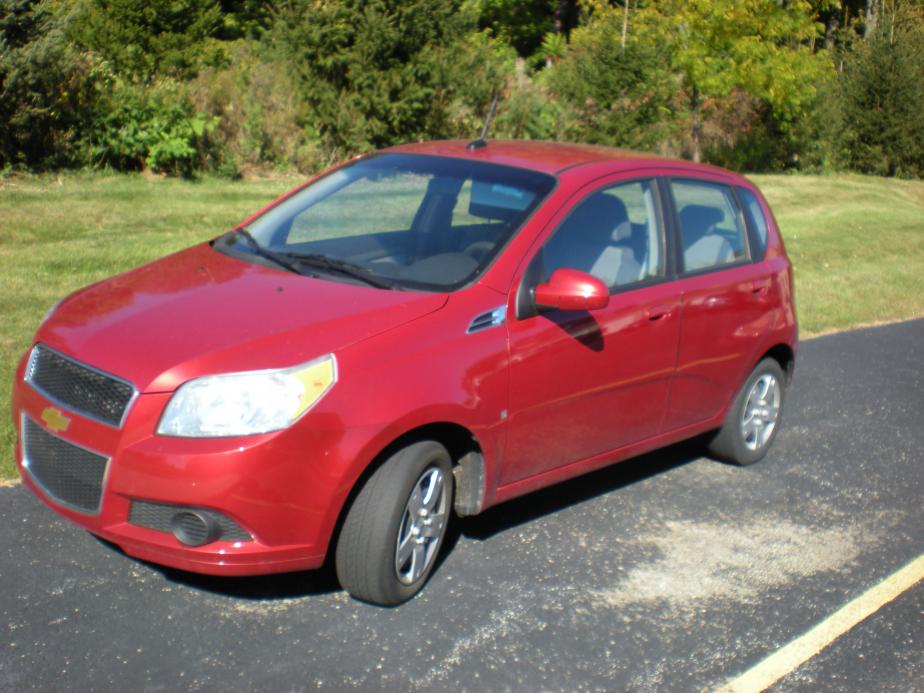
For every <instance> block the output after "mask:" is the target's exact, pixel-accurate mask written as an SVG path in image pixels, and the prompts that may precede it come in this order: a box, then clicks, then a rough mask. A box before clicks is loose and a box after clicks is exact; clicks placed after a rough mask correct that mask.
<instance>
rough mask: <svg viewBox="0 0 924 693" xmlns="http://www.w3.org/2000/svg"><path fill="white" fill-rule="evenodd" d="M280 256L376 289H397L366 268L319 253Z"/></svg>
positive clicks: (393, 284) (391, 283)
mask: <svg viewBox="0 0 924 693" xmlns="http://www.w3.org/2000/svg"><path fill="white" fill-rule="evenodd" d="M280 255H283V256H284V257H286V258H290V259H292V260H295V261H296V262H298V263H301V264H305V265H308V266H309V267H313V268H315V269H319V270H324V271H327V272H335V273H337V274H342V275H345V276H347V277H351V278H353V279H358V280H359V281H361V282H364V283H366V284H368V285H369V286H374V287H375V288H377V289H394V288H396V287H397V284H396V283H395V282H392V281H389V280H388V279H383V278H381V277H376V276H375V275H373V274H372V270H370V269H368V268H367V267H363V266H362V265H357V264H356V263H353V262H349V261H347V260H341V259H340V258H336V257H330V256H328V255H321V254H320V253H287V252H280Z"/></svg>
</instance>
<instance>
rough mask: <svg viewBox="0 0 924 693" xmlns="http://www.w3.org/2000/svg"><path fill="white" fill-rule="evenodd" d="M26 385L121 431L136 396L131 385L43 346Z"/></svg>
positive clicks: (33, 357) (31, 365) (36, 350)
mask: <svg viewBox="0 0 924 693" xmlns="http://www.w3.org/2000/svg"><path fill="white" fill-rule="evenodd" d="M26 382H27V383H29V384H30V385H32V387H34V388H35V389H36V390H38V391H39V392H41V393H42V394H43V395H45V396H46V397H48V398H49V399H52V400H55V401H56V402H59V403H61V404H63V405H64V406H66V407H67V408H68V409H71V410H72V411H75V412H77V413H78V414H83V415H84V416H88V417H90V418H93V419H97V420H98V421H102V422H103V423H106V424H109V425H110V426H115V427H116V428H118V427H119V426H121V425H122V419H123V417H124V416H125V411H126V409H127V408H128V405H129V404H130V403H131V401H132V398H133V397H134V396H135V388H134V387H132V385H131V384H130V383H127V382H125V381H124V380H120V379H119V378H116V377H115V376H112V375H109V374H107V373H103V372H102V371H100V370H97V369H95V368H91V367H90V366H85V365H83V364H81V363H78V362H77V361H74V360H73V359H70V358H68V357H66V356H64V355H63V354H59V353H58V352H57V351H54V350H53V349H50V348H48V347H46V346H44V345H42V344H36V345H35V348H34V349H32V355H31V356H30V357H29V366H28V368H27V369H26Z"/></svg>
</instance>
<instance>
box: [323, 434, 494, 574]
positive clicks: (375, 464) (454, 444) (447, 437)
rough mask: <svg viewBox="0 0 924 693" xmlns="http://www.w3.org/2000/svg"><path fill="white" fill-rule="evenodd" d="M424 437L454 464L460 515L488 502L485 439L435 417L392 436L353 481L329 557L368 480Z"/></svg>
mask: <svg viewBox="0 0 924 693" xmlns="http://www.w3.org/2000/svg"><path fill="white" fill-rule="evenodd" d="M423 440H433V441H436V442H437V443H440V444H441V445H443V446H445V448H446V450H447V451H448V452H449V457H450V459H451V460H452V465H453V477H454V480H455V486H456V491H455V500H454V509H455V511H456V514H457V515H460V516H465V515H475V514H477V513H478V512H480V510H481V508H482V506H483V504H484V494H485V484H484V480H485V464H484V456H483V454H482V447H481V443H480V442H479V441H478V438H477V436H476V435H475V434H474V433H473V432H472V431H471V430H470V429H468V428H466V427H465V426H463V425H461V424H458V423H454V422H450V421H433V422H430V423H425V424H420V425H418V426H415V427H414V428H411V429H408V430H407V431H405V432H404V433H401V434H400V435H398V436H397V437H394V438H392V439H391V441H390V442H389V443H387V444H386V445H385V446H384V447H382V449H381V450H379V452H378V453H376V454H375V455H374V456H373V457H372V460H371V461H370V462H369V464H367V465H366V467H365V468H364V469H363V471H362V472H361V473H360V474H359V476H358V477H357V478H356V480H355V481H354V482H353V485H352V487H351V488H350V491H349V493H348V494H347V497H346V499H345V500H344V502H343V504H342V505H341V507H340V511H339V512H338V514H337V520H336V522H335V524H334V528H333V531H332V533H331V535H330V539H331V540H330V541H329V542H328V548H327V553H328V557H330V556H331V555H333V552H334V551H335V550H336V544H337V540H338V538H339V536H340V530H341V528H342V527H343V522H344V520H345V518H346V515H347V513H348V512H349V511H350V507H351V506H352V505H353V502H354V501H355V500H356V496H357V495H359V492H360V491H361V490H362V488H363V486H364V485H365V483H366V482H367V481H368V480H369V477H371V476H372V475H373V474H374V473H375V471H376V470H377V469H378V468H379V467H381V466H382V465H383V464H384V463H385V461H386V460H388V458H390V457H391V456H392V455H394V454H395V453H396V452H397V451H398V450H400V449H401V448H404V447H407V446H408V445H411V444H413V443H417V442H420V441H423Z"/></svg>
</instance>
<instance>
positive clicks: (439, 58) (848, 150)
mask: <svg viewBox="0 0 924 693" xmlns="http://www.w3.org/2000/svg"><path fill="white" fill-rule="evenodd" d="M922 66H924V0H786V2H780V0H408V1H407V2H401V1H399V0H368V1H363V0H323V1H322V0H267V1H265V2H260V1H258V0H201V1H200V0H0V167H2V168H4V169H8V168H10V167H25V168H31V169H42V168H59V167H64V166H86V165H90V166H108V167H114V168H119V169H129V170H135V169H139V168H144V169H150V170H155V171H161V172H164V173H169V174H175V175H192V174H193V173H194V172H196V171H199V170H213V171H218V172H220V173H222V174H226V175H230V176H235V175H238V174H239V173H241V172H246V171H249V170H253V169H259V168H265V167H275V168H290V167H295V168H298V169H299V170H302V171H310V170H315V169H317V168H320V167H322V166H324V165H326V164H327V163H330V162H331V161H332V160H334V159H341V158H343V157H345V156H348V155H351V154H353V153H356V152H362V151H367V150H370V149H374V148H377V147H382V146H387V145H390V144H393V143H397V142H403V141H408V140H416V139H425V138H452V137H461V138H470V137H474V136H476V135H477V134H478V132H479V131H480V130H481V126H482V124H483V122H484V118H485V115H486V114H487V112H488V110H489V108H490V105H491V103H492V100H494V99H497V100H498V105H497V113H496V117H495V118H494V121H493V123H494V124H493V126H492V130H491V132H492V134H494V135H495V136H498V137H518V138H543V139H571V140H580V141H585V142H596V143H604V144H611V145H617V146H628V147H633V148H644V149H655V150H657V151H659V152H662V153H669V154H684V155H687V156H690V157H691V158H694V159H699V158H703V159H705V160H709V161H713V162H718V163H722V164H725V165H728V166H731V167H734V168H742V169H748V170H781V169H790V168H791V169H803V170H826V169H830V168H838V167H840V168H849V169H853V170H860V171H865V172H874V173H881V174H886V175H901V176H906V175H907V176H911V175H915V176H924V153H922V147H924V144H922V143H924V119H922V118H921V117H920V114H921V112H922V111H924V86H922V85H924V79H922V77H924V67H922Z"/></svg>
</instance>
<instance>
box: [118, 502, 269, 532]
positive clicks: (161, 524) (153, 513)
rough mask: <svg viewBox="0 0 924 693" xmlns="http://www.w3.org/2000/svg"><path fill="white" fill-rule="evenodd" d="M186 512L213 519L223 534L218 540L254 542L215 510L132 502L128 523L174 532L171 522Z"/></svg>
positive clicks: (228, 518)
mask: <svg viewBox="0 0 924 693" xmlns="http://www.w3.org/2000/svg"><path fill="white" fill-rule="evenodd" d="M184 510H185V511H194V512H197V513H200V514H202V515H204V516H206V517H210V518H212V519H213V520H214V521H215V522H216V523H217V524H218V526H219V527H220V528H221V534H220V535H219V536H218V537H217V538H218V539H221V540H222V541H253V537H251V536H250V534H248V533H247V531H246V530H245V529H243V528H242V527H241V526H240V525H239V524H237V523H236V522H235V521H234V520H232V519H231V518H230V517H226V516H225V515H222V514H221V513H219V512H215V511H214V510H203V509H202V508H188V507H185V506H178V505H165V504H163V503H148V502H147V501H132V507H131V511H129V515H128V521H129V522H130V523H131V524H133V525H138V526H139V527H147V528H148V529H156V530H157V531H159V532H172V531H173V527H172V525H171V522H172V520H173V516H174V515H176V514H177V513H182V512H183V511H184Z"/></svg>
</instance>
